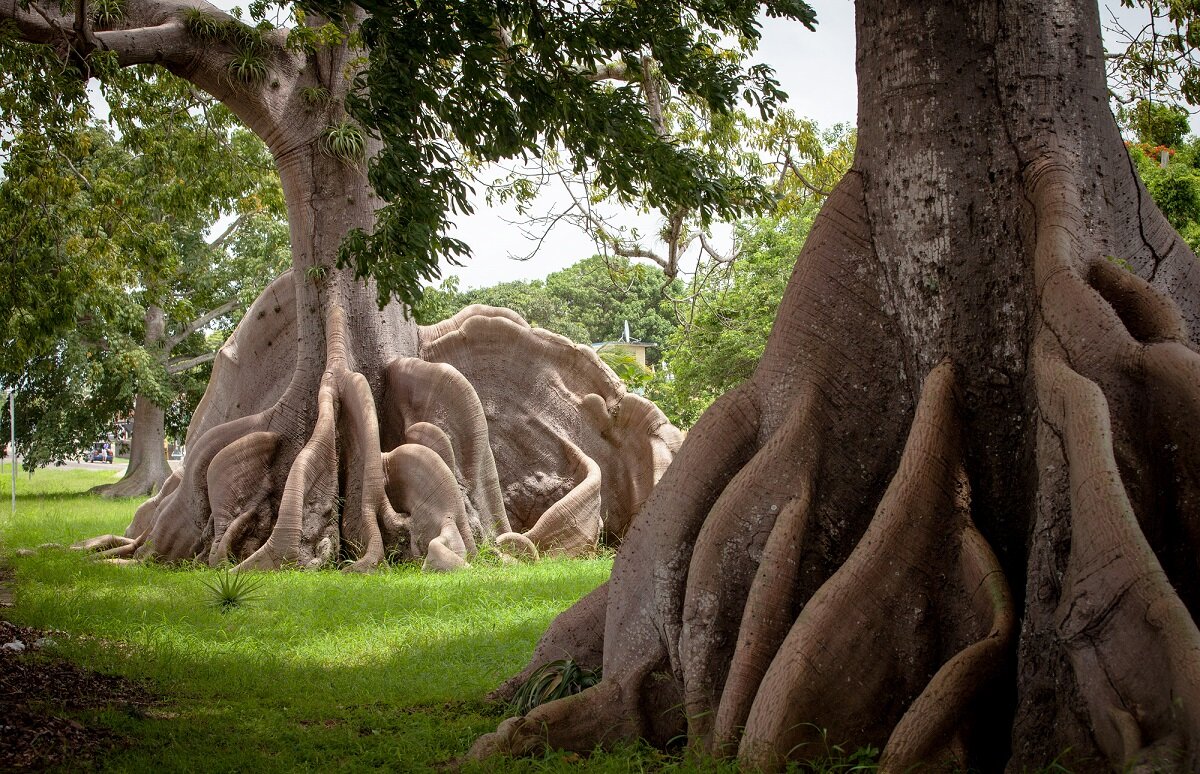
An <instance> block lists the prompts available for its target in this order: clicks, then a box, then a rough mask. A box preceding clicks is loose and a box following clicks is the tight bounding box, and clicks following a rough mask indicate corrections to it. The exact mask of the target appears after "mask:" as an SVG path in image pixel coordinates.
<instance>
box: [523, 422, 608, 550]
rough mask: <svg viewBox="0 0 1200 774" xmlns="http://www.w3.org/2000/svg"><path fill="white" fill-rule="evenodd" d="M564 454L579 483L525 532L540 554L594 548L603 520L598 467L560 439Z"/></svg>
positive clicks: (587, 457)
mask: <svg viewBox="0 0 1200 774" xmlns="http://www.w3.org/2000/svg"><path fill="white" fill-rule="evenodd" d="M562 444H563V456H564V457H566V459H567V460H569V461H570V462H571V464H572V467H571V469H570V471H569V475H570V478H571V479H572V480H574V481H577V482H578V483H577V484H575V486H574V488H572V489H571V491H569V492H567V494H566V495H564V496H563V497H562V499H560V500H559V501H558V502H556V503H554V505H552V506H550V507H549V508H547V509H546V511H545V512H544V513H543V514H542V515H541V516H540V517H539V518H538V520H537V522H536V523H535V524H534V525H533V526H532V527H531V528H530V529H529V530H528V531H527V532H526V533H525V536H526V537H528V538H529V540H530V541H531V542H532V543H533V544H534V545H535V546H541V551H542V553H543V554H561V555H565V556H579V555H581V554H586V553H588V552H590V551H594V550H596V544H597V541H599V539H600V528H601V527H602V526H603V523H604V522H603V519H602V518H601V511H600V482H601V475H600V466H599V465H597V464H596V462H595V461H594V460H593V459H592V458H591V457H589V456H587V455H586V454H584V453H583V452H582V451H580V449H579V447H578V446H576V445H575V444H573V443H571V442H570V441H568V440H566V439H563V442H562Z"/></svg>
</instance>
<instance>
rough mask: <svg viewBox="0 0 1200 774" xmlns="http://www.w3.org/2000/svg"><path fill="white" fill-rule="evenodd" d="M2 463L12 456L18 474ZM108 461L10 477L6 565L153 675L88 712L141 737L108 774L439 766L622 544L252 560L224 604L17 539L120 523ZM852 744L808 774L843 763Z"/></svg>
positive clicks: (101, 648) (649, 754) (179, 576)
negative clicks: (321, 560)
mask: <svg viewBox="0 0 1200 774" xmlns="http://www.w3.org/2000/svg"><path fill="white" fill-rule="evenodd" d="M5 473H6V474H7V468H6V470H5ZM112 480H113V474H112V472H111V471H108V470H101V471H92V470H71V471H67V470H50V471H42V472H38V473H37V474H36V475H35V476H33V477H32V479H30V478H29V477H27V476H25V475H24V474H22V475H21V476H20V477H19V479H18V486H17V495H18V501H17V514H16V517H15V518H14V517H10V516H9V510H8V507H7V504H8V502H7V498H8V494H9V491H10V490H9V489H8V488H7V484H3V487H4V488H0V506H2V507H0V562H7V563H8V565H9V566H10V567H11V568H12V569H13V570H14V571H15V574H16V584H15V598H16V606H15V607H14V608H11V609H9V610H7V611H6V615H7V617H9V618H12V619H13V620H15V621H16V622H17V623H21V624H24V625H27V626H34V627H38V628H41V629H51V630H55V631H57V632H60V633H59V634H54V635H52V636H53V638H54V640H55V643H56V644H55V645H54V646H53V650H54V652H55V653H56V654H57V655H60V656H63V657H66V658H68V659H71V660H72V661H75V662H77V663H79V664H82V665H84V666H86V667H89V668H91V669H95V670H99V671H102V672H106V673H111V674H119V675H123V676H125V677H128V678H132V679H139V680H144V681H146V683H147V684H148V685H149V687H150V690H151V691H152V692H153V693H155V694H157V695H158V696H159V697H161V699H162V701H161V703H160V704H158V705H156V706H154V707H151V708H148V709H147V710H145V711H144V712H142V713H134V714H132V715H131V714H129V713H126V712H123V711H117V710H104V711H92V712H90V713H85V714H82V715H80V718H81V719H82V720H83V721H84V722H85V723H88V724H92V725H103V726H107V727H109V728H111V729H112V730H113V731H114V732H115V733H117V734H119V735H120V736H122V737H124V738H125V739H126V740H127V743H126V744H125V745H124V746H122V747H120V748H118V749H117V750H115V751H114V752H112V753H110V754H108V755H107V756H105V757H104V758H103V759H102V760H99V761H96V762H95V766H96V767H97V768H99V769H100V770H104V771H122V772H125V771H197V772H224V771H229V772H233V771H254V772H260V771H266V772H271V771H278V772H285V771H287V772H290V771H322V772H325V771H348V772H349V771H369V770H375V769H379V770H386V771H430V770H436V769H437V768H438V767H439V766H441V765H442V764H444V763H446V762H448V761H451V760H454V759H458V758H460V757H461V756H463V755H464V754H465V753H466V752H467V750H468V749H469V748H470V745H471V742H472V741H473V740H474V739H475V738H476V737H477V736H479V735H480V734H482V733H486V732H488V731H491V730H493V729H495V727H496V725H497V723H499V721H500V720H502V719H503V718H504V716H505V714H506V712H505V708H503V707H498V706H492V705H489V704H486V703H485V702H484V697H485V695H486V694H487V692H488V691H490V690H491V689H492V688H494V687H496V686H497V685H498V684H499V683H500V682H501V681H503V680H504V679H505V678H507V677H509V676H511V675H513V674H515V673H516V672H518V671H520V669H521V668H522V667H523V666H524V664H525V662H526V661H527V660H528V658H529V655H530V653H531V652H532V650H533V646H534V644H535V643H536V641H537V639H538V637H539V636H541V634H542V633H543V632H544V631H545V630H546V627H547V626H549V624H550V621H551V620H552V619H553V618H554V616H555V615H557V614H558V612H560V611H561V610H563V609H565V608H566V607H568V606H569V605H570V604H572V603H573V602H574V601H575V600H577V599H579V598H580V597H582V596H583V595H584V594H586V593H587V592H589V591H591V590H592V589H593V588H595V587H596V586H597V585H599V584H600V583H602V582H603V581H604V580H605V579H606V578H607V577H608V574H609V572H610V570H611V567H612V560H611V558H610V557H601V558H596V559H590V560H573V561H566V560H547V561H542V562H539V563H537V564H520V565H502V564H498V563H494V562H488V561H479V562H476V566H474V567H472V568H470V569H467V570H464V571H460V572H456V573H449V574H431V573H430V574H427V573H422V572H421V571H420V570H419V569H418V568H417V566H415V565H399V566H393V567H389V568H386V569H384V570H382V571H380V572H377V573H375V574H373V575H346V574H342V573H339V572H336V571H321V572H300V571H285V572H270V573H256V574H254V577H255V578H256V580H258V581H259V584H258V585H257V586H256V588H255V590H254V597H255V598H254V599H249V600H246V601H245V603H244V604H241V605H238V606H235V607H228V608H226V609H225V610H224V611H223V610H222V608H221V607H220V606H218V605H214V604H213V601H214V593H213V590H212V589H211V588H210V586H211V585H212V584H214V583H215V582H217V581H218V579H219V578H220V572H221V571H219V570H213V569H209V568H207V567H199V566H182V567H181V566H165V565H154V564H151V565H137V566H114V565H110V564H103V563H99V562H95V561H93V560H91V559H89V558H87V557H86V556H84V555H81V554H79V553H77V552H74V551H70V550H66V549H43V550H39V551H38V552H37V553H36V554H35V555H33V556H17V555H16V551H17V549H20V548H29V547H35V546H38V545H41V544H44V543H48V542H53V543H60V544H63V545H68V544H70V543H72V542H74V541H77V540H80V539H82V538H86V537H91V536H94V535H98V534H104V533H118V534H119V533H120V532H122V531H123V530H124V528H125V526H126V525H127V524H128V523H129V520H130V518H131V517H132V515H133V511H134V510H135V508H136V507H137V505H138V504H140V502H141V500H140V499H130V500H123V501H122V500H116V501H112V500H103V499H101V498H99V497H96V496H93V495H88V494H86V492H87V490H88V489H89V488H90V487H93V486H95V485H97V484H101V483H108V482H111V481H112ZM848 763H854V761H851V760H850V759H849V758H846V759H840V758H839V759H838V760H837V761H836V762H835V763H834V764H833V765H831V766H828V767H826V766H821V767H818V768H808V769H805V768H798V769H796V770H797V771H847V770H862V769H852V767H850V766H848V765H846V764H848ZM466 770H467V771H504V772H508V771H513V772H542V771H575V770H585V771H604V772H640V771H703V772H731V773H732V772H735V771H736V770H737V769H736V767H735V765H734V764H732V763H730V762H728V761H725V762H718V761H713V760H711V759H703V758H694V757H692V758H689V757H684V756H682V755H668V754H664V753H661V752H658V751H656V750H653V749H651V748H649V747H647V746H645V745H642V744H639V745H627V746H624V747H621V748H619V749H617V750H613V751H609V752H603V753H601V752H597V753H594V754H592V755H590V756H580V755H577V754H571V753H553V754H549V755H547V756H545V757H541V758H523V759H519V760H513V759H505V758H501V759H493V760H489V761H486V762H484V763H482V764H472V765H469V766H467V767H466Z"/></svg>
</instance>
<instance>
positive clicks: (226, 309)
mask: <svg viewBox="0 0 1200 774" xmlns="http://www.w3.org/2000/svg"><path fill="white" fill-rule="evenodd" d="M239 303H240V302H239V301H238V299H236V298H232V299H230V300H228V301H226V302H225V303H223V304H221V305H220V306H218V307H217V308H216V309H211V310H209V311H207V312H205V313H204V314H202V315H200V316H199V317H197V318H196V319H195V320H192V321H191V322H190V323H188V324H187V325H185V326H183V329H182V330H180V331H179V333H177V334H175V335H174V336H171V337H170V338H168V339H167V340H166V342H165V346H164V349H165V350H166V351H167V352H170V351H171V350H172V349H174V348H175V347H177V346H179V343H180V342H181V341H183V340H184V339H186V338H187V337H188V336H191V335H192V334H193V333H195V332H196V331H198V330H200V329H201V328H203V327H204V326H205V325H208V324H209V323H210V322H212V321H213V320H215V319H217V318H218V317H220V316H221V315H223V314H229V313H230V312H232V311H233V310H234V309H236V308H237V307H238V304H239Z"/></svg>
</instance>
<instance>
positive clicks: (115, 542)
mask: <svg viewBox="0 0 1200 774" xmlns="http://www.w3.org/2000/svg"><path fill="white" fill-rule="evenodd" d="M133 543H134V540H133V539H132V538H127V537H122V536H120V535H99V536H98V537H94V538H89V539H87V540H81V541H79V542H78V543H72V544H71V548H74V549H76V550H80V551H107V550H109V549H110V548H120V547H123V546H128V545H132V544H133Z"/></svg>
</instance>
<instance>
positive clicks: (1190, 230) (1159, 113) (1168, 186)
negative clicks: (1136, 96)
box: [1118, 101, 1200, 251]
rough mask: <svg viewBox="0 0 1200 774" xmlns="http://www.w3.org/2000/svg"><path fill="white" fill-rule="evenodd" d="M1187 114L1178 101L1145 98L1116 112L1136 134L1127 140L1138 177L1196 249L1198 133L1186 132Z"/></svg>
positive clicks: (1199, 241)
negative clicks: (1161, 101)
mask: <svg viewBox="0 0 1200 774" xmlns="http://www.w3.org/2000/svg"><path fill="white" fill-rule="evenodd" d="M1187 116H1188V114H1187V111H1186V110H1184V109H1183V108H1182V107H1180V106H1178V105H1168V104H1155V103H1151V102H1147V101H1142V102H1138V103H1137V104H1136V105H1134V106H1133V107H1132V108H1130V109H1128V110H1121V111H1119V112H1118V117H1119V119H1120V120H1121V122H1122V124H1123V125H1124V127H1125V130H1126V132H1128V133H1130V134H1132V135H1133V137H1134V140H1133V141H1132V142H1130V143H1128V145H1129V154H1130V157H1131V158H1132V159H1133V163H1134V167H1135V168H1136V169H1137V173H1138V176H1139V177H1141V179H1142V182H1143V183H1144V184H1145V185H1146V190H1147V191H1149V192H1150V196H1151V198H1153V199H1154V203H1155V204H1157V205H1158V208H1159V209H1160V210H1162V213H1163V214H1164V215H1166V216H1167V220H1168V221H1170V223H1171V225H1172V226H1174V227H1175V230H1176V231H1178V232H1179V233H1180V235H1181V236H1182V237H1183V238H1184V240H1185V241H1186V242H1187V243H1188V245H1189V246H1191V248H1192V250H1193V251H1195V250H1198V249H1200V168H1198V167H1197V163H1198V161H1200V158H1198V154H1200V138H1197V137H1194V136H1193V137H1186V136H1185V135H1187V133H1188V120H1187ZM1163 154H1166V157H1167V165H1166V166H1165V167H1164V166H1163V165H1162V158H1163Z"/></svg>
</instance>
